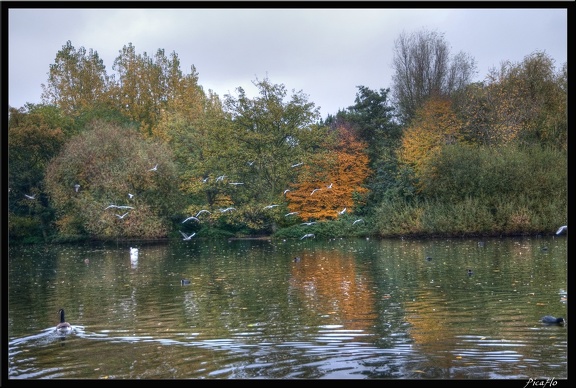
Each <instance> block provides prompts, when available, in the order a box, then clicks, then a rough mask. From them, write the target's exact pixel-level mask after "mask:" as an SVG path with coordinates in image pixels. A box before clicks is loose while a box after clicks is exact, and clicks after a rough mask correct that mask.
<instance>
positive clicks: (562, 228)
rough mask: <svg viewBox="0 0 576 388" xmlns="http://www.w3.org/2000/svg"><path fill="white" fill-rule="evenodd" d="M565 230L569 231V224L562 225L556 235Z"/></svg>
mask: <svg viewBox="0 0 576 388" xmlns="http://www.w3.org/2000/svg"><path fill="white" fill-rule="evenodd" d="M564 232H568V225H562V226H561V227H560V228H559V229H558V230H557V231H556V235H560V234H562V233H564Z"/></svg>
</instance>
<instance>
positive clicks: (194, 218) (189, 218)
mask: <svg viewBox="0 0 576 388" xmlns="http://www.w3.org/2000/svg"><path fill="white" fill-rule="evenodd" d="M189 220H196V221H198V222H200V220H199V219H198V218H196V217H194V216H192V217H188V218H186V219H185V220H184V221H182V223H185V222H186V221H189Z"/></svg>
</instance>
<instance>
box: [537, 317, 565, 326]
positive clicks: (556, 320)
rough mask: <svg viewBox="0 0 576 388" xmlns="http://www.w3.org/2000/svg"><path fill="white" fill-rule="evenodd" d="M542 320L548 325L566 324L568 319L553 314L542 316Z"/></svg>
mask: <svg viewBox="0 0 576 388" xmlns="http://www.w3.org/2000/svg"><path fill="white" fill-rule="evenodd" d="M540 321H541V322H542V323H545V324H547V325H560V326H564V324H565V323H566V321H564V318H556V317H553V316H551V315H546V316H545V317H542V319H540Z"/></svg>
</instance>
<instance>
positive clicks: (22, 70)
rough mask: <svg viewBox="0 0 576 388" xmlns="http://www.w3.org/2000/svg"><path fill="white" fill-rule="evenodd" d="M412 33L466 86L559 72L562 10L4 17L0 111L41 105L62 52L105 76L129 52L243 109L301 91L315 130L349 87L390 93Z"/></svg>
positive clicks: (102, 12) (23, 12)
mask: <svg viewBox="0 0 576 388" xmlns="http://www.w3.org/2000/svg"><path fill="white" fill-rule="evenodd" d="M36 4H38V3H36ZM143 4H145V3H143ZM154 4H158V3H154ZM189 4H193V3H189ZM332 4H337V3H332ZM379 4H382V3H379ZM524 4H525V6H530V3H529V2H528V3H524ZM422 29H427V30H433V31H437V32H440V33H442V34H444V38H445V40H446V42H447V43H448V44H449V45H450V48H451V54H452V55H454V54H456V53H458V52H460V51H464V52H466V53H468V54H470V55H471V56H472V57H473V58H474V59H475V60H476V62H477V70H478V74H477V76H476V80H482V79H484V77H485V76H486V75H487V73H488V71H489V70H490V69H491V68H493V67H498V66H499V65H500V64H501V62H503V61H512V62H520V61H522V60H523V59H524V57H525V56H526V55H529V54H531V53H533V52H534V51H545V52H546V53H547V54H548V55H550V56H551V57H552V58H553V59H554V60H555V61H556V62H555V63H556V67H557V69H559V68H560V67H561V66H562V64H564V62H566V61H567V51H568V50H567V47H568V46H567V45H568V43H567V35H568V32H567V10H566V9H562V8H556V9H554V8H550V9H546V8H532V9H530V8H512V9H494V10H491V9H464V8H454V9H440V8H430V9H385V8H374V9H353V8H333V9H264V8H262V9H226V8H224V9H208V8H205V9H194V8H184V9H104V8H102V9H87V10H86V9H73V8H69V9H15V8H12V9H9V10H8V66H9V68H8V71H9V88H8V93H9V96H8V97H9V98H8V104H9V105H10V106H12V107H17V108H19V107H22V106H23V105H24V104H25V103H26V102H32V103H39V102H40V96H41V93H42V88H41V84H42V83H46V81H47V79H48V75H47V73H48V71H49V66H50V64H52V63H54V59H55V57H56V53H57V52H58V51H59V50H60V49H62V46H64V45H65V44H66V41H68V40H70V41H71V42H72V45H73V46H74V47H75V48H76V49H79V48H80V47H84V48H85V49H86V50H87V51H88V50H89V49H93V50H94V51H96V52H98V54H99V56H100V58H101V59H102V60H103V61H104V65H105V66H106V71H107V73H108V74H113V70H112V65H113V62H114V59H115V58H116V57H117V56H118V54H119V52H120V50H121V49H122V47H124V46H126V45H128V44H129V43H132V44H133V45H134V47H135V48H136V52H137V53H138V54H143V53H144V52H146V53H148V55H149V56H153V55H154V54H155V53H156V51H157V50H158V49H164V50H165V53H166V55H168V54H170V53H171V52H173V51H174V52H176V54H178V57H179V58H180V64H181V70H182V71H183V72H184V73H186V74H188V73H190V68H191V66H195V67H196V70H197V72H198V74H199V83H200V85H202V87H203V88H204V89H205V90H208V89H211V90H213V91H214V92H215V93H217V94H218V95H219V96H220V97H221V98H222V97H223V96H224V95H225V94H233V95H236V88H237V87H242V88H244V89H245V90H246V92H247V93H248V95H249V96H251V97H253V96H254V91H255V89H254V87H253V85H252V81H254V80H255V79H263V78H266V77H268V78H269V80H270V81H271V82H272V83H275V84H284V85H285V86H286V88H287V89H288V90H289V91H291V90H292V89H294V90H296V91H299V90H302V91H303V92H304V93H305V94H307V95H308V96H309V101H311V102H314V104H315V105H316V106H320V108H321V113H322V117H324V118H325V117H326V115H327V114H334V113H336V112H337V111H338V109H339V108H346V107H348V106H350V105H352V104H353V103H354V98H355V95H356V92H357V86H358V85H364V86H367V87H369V88H371V89H374V90H377V89H380V88H388V87H392V74H393V69H392V67H391V64H392V58H393V48H394V41H395V40H396V39H397V38H398V36H399V35H400V34H401V33H402V32H406V33H411V32H416V31H418V30H422Z"/></svg>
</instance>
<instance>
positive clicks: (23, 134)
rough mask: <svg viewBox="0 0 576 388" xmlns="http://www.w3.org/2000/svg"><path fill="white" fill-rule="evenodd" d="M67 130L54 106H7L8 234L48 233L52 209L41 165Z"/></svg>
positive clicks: (53, 153)
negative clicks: (17, 107)
mask: <svg viewBox="0 0 576 388" xmlns="http://www.w3.org/2000/svg"><path fill="white" fill-rule="evenodd" d="M70 131H71V122H70V120H69V119H67V118H66V117H64V116H62V115H61V112H60V110H59V109H57V108H55V107H51V106H44V105H32V104H27V105H26V106H25V107H24V108H20V109H14V108H11V109H10V111H9V120H8V148H7V150H8V153H7V154H8V158H7V161H8V199H9V201H8V212H9V232H10V234H11V236H13V237H30V236H31V235H32V234H34V233H40V234H41V235H43V237H44V239H46V238H47V237H48V234H49V229H50V222H51V221H52V218H53V214H52V213H53V212H52V209H51V206H50V203H49V200H48V197H47V196H46V193H45V187H44V184H45V182H44V178H45V169H46V166H47V165H48V164H49V163H50V161H51V160H52V158H54V157H55V156H56V155H57V154H58V152H59V151H60V149H61V147H62V146H63V144H64V142H65V140H66V133H69V132H70ZM27 196H30V197H33V198H29V197H27ZM21 226H23V227H21Z"/></svg>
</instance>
